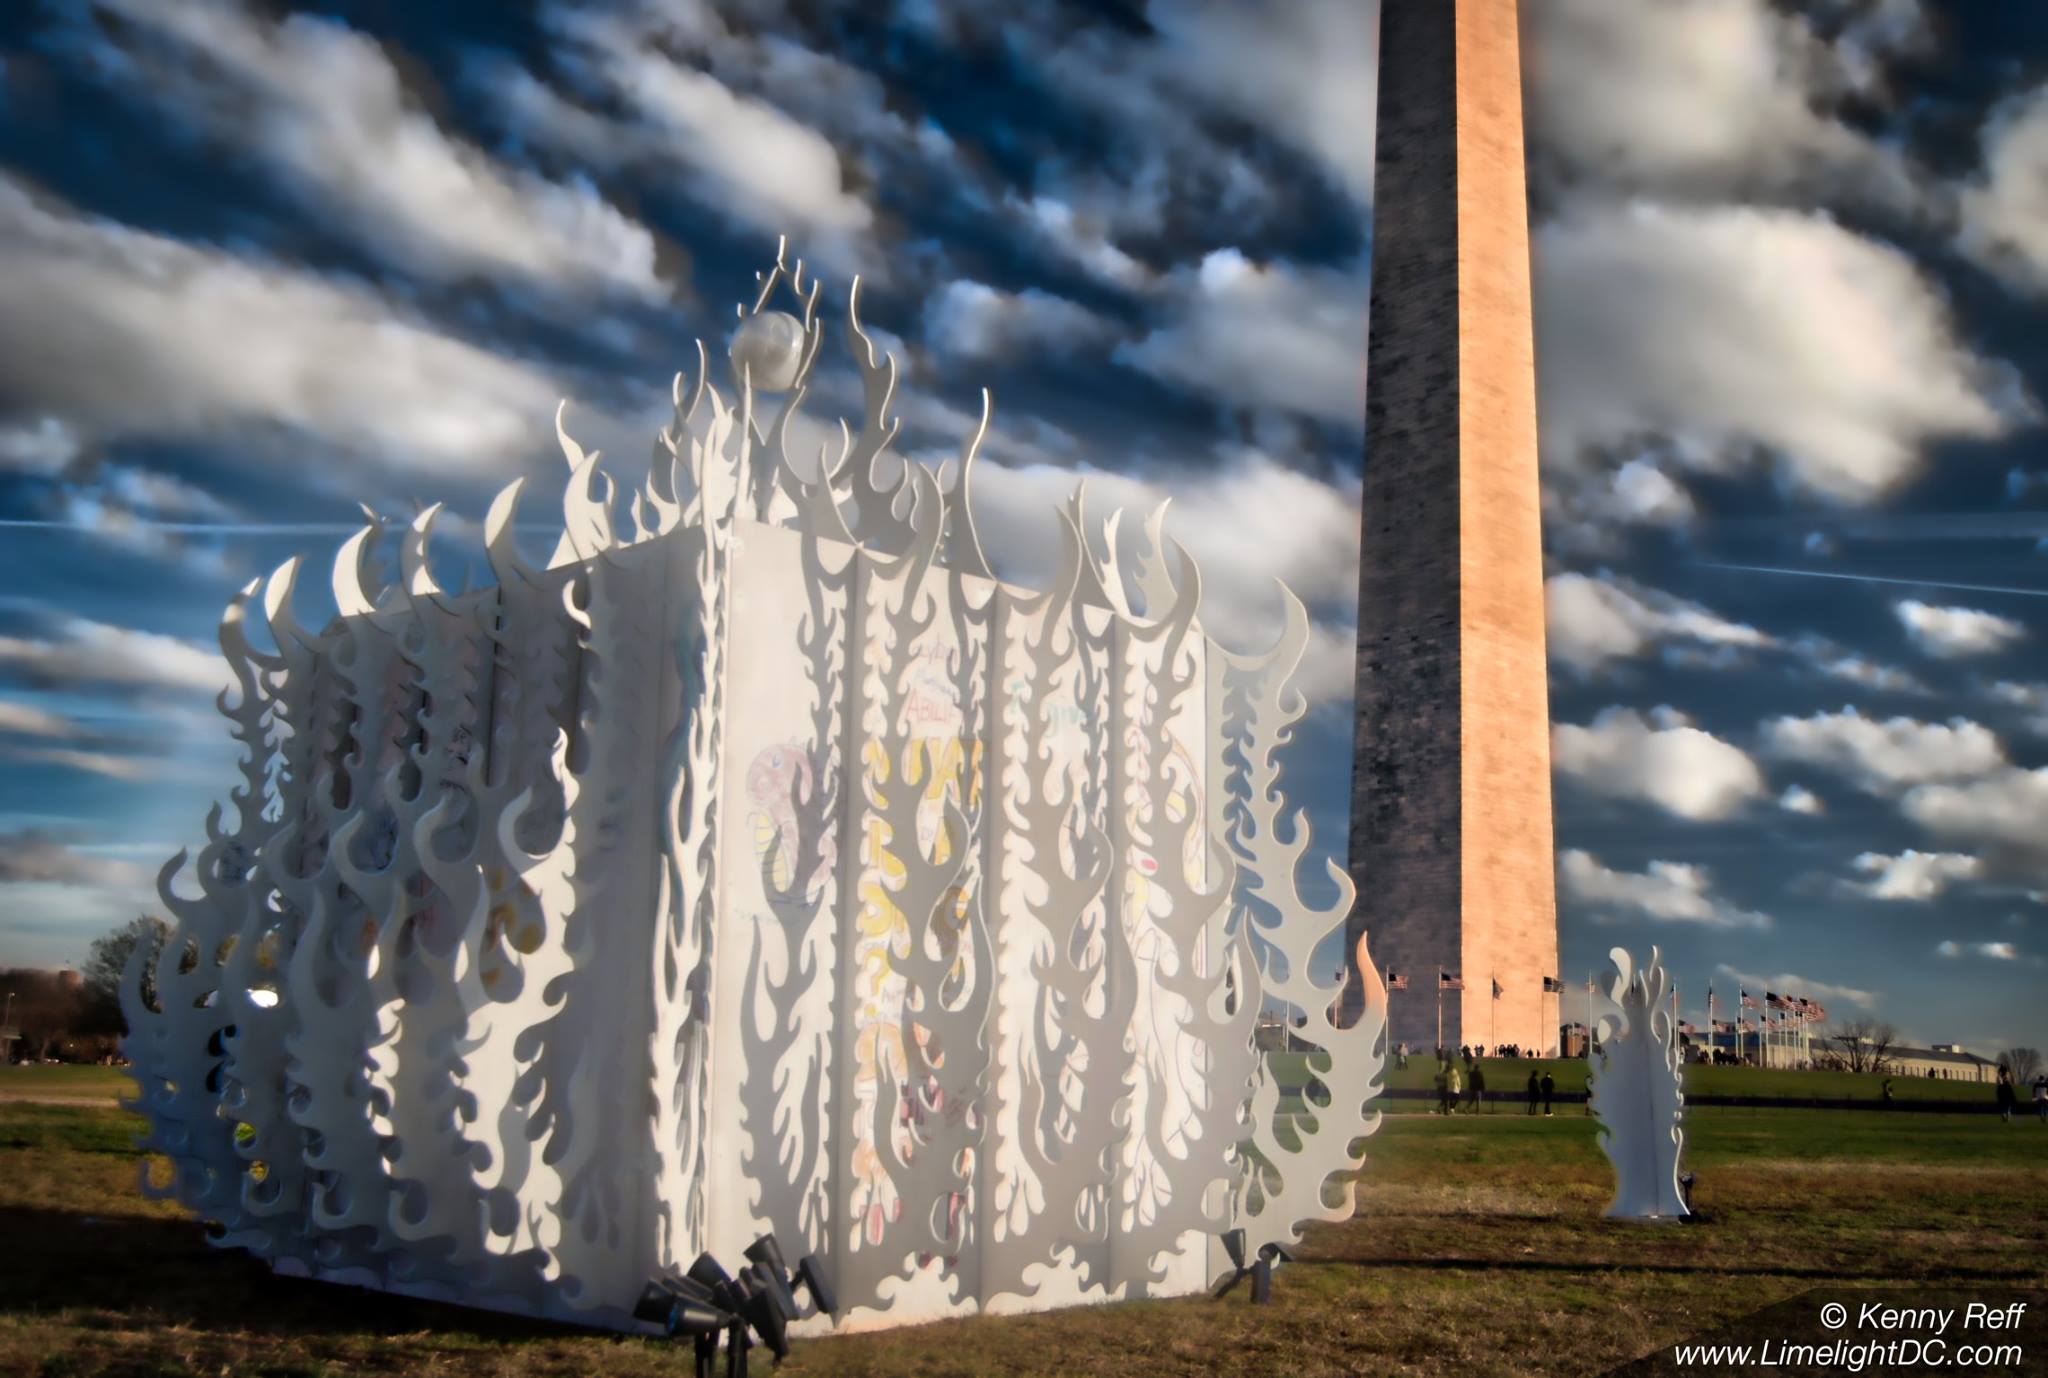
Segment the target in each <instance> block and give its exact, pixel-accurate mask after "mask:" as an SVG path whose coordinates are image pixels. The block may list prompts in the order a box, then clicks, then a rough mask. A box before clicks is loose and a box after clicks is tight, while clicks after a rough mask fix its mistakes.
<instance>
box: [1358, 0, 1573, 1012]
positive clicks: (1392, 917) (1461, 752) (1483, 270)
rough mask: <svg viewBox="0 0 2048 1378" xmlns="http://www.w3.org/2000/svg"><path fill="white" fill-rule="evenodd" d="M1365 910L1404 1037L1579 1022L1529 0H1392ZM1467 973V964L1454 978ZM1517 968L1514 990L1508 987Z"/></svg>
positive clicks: (1367, 649) (1365, 705) (1383, 52)
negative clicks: (1560, 836)
mask: <svg viewBox="0 0 2048 1378" xmlns="http://www.w3.org/2000/svg"><path fill="white" fill-rule="evenodd" d="M1379 62H1380V78H1379V118H1378V143H1377V148H1376V152H1375V155H1374V157H1375V174H1374V176H1375V181H1374V187H1373V243H1372V325H1371V333H1370V337H1369V343H1368V346H1367V362H1366V460H1365V498H1364V507H1363V513H1362V517H1361V532H1360V542H1359V575H1358V662H1357V672H1358V709H1357V723H1356V738H1355V754H1354V763H1353V767H1352V782H1351V875H1352V878H1353V880H1355V881H1356V882H1357V884H1358V894H1359V900H1358V906H1357V908H1356V909H1355V910H1354V911H1353V914H1352V919H1351V922H1352V929H1353V932H1352V936H1353V938H1354V940H1355V938H1356V932H1357V929H1358V928H1360V927H1363V928H1365V929H1366V930H1367V931H1368V934H1369V936H1370V940H1371V951H1372V955H1373V958H1374V960H1375V962H1376V963H1377V964H1378V966H1379V967H1380V970H1381V971H1382V973H1398V974H1400V975H1401V976H1404V977H1406V978H1407V981H1408V986H1407V989H1406V990H1405V991H1402V992H1399V993H1396V994H1394V995H1393V996H1392V997H1391V1004H1392V1022H1391V1025H1390V1027H1389V1031H1388V1038H1389V1040H1390V1043H1391V1044H1400V1043H1405V1044H1407V1045H1408V1046H1409V1047H1410V1048H1429V1047H1434V1046H1437V1037H1438V1030H1437V1012H1438V1000H1439V995H1440V994H1441V1001H1442V1019H1443V1026H1442V1041H1443V1046H1446V1047H1452V1048H1455V1047H1457V1046H1459V1045H1461V1044H1487V1045H1493V1044H1503V1043H1514V1044H1519V1045H1521V1046H1522V1047H1524V1048H1530V1049H1536V1050H1548V1049H1550V1048H1552V1047H1553V1046H1554V1045H1555V1043H1556V1041H1557V1024H1558V1020H1557V1013H1558V1003H1559V1002H1558V997H1557V996H1555V995H1547V994H1546V993H1545V989H1544V983H1545V979H1546V978H1549V977H1554V976H1555V975H1556V974H1557V897H1556V891H1555V873H1554V870H1553V866H1554V862H1553V852H1552V842H1551V821H1550V721H1549V718H1550V712H1549V693H1548V690H1547V686H1546V684H1545V674H1546V666H1545V658H1544V643H1543V536H1542V518H1541V510H1540V506H1539V498H1538V493H1537V483H1536V374H1535V350H1534V346H1533V343H1532V340H1531V335H1530V308H1529V218H1528V199H1527V191H1526V187H1525V183H1524V173H1523V143H1522V81H1521V46H1520V42H1519V39H1518V36H1517V33H1516V3H1515V0H1382V4H1381V7H1380V47H1379ZM1454 982H1462V987H1463V988H1462V990H1459V989H1453V988H1451V986H1452V983H1454ZM1496 986H1497V987H1498V989H1499V992H1500V993H1499V995H1498V997H1497V998H1496V996H1495V994H1494V991H1495V988H1496Z"/></svg>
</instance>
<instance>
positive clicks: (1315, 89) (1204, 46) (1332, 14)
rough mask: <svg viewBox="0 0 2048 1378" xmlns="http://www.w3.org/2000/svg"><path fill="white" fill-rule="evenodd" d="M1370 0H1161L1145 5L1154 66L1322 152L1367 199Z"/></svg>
mask: <svg viewBox="0 0 2048 1378" xmlns="http://www.w3.org/2000/svg"><path fill="white" fill-rule="evenodd" d="M1374 11H1375V6H1373V5H1369V4H1357V5H1285V6H1280V7H1277V8H1270V9H1267V8H1250V9H1247V8H1240V7H1235V6H1229V5H1215V4H1209V3H1206V0H1168V3H1162V4H1154V5H1152V6H1150V7H1148V8H1147V10H1146V11H1145V19H1146V22H1147V23H1148V24H1150V25H1151V26H1152V28H1153V29H1154V30H1155V31H1156V32H1157V33H1158V35H1159V42H1160V47H1159V49H1158V50H1157V54H1156V70H1157V71H1159V72H1160V73H1161V74H1162V75H1163V76H1165V77H1166V78H1167V79H1168V80H1170V81H1171V82H1172V84H1173V85H1174V86H1175V87H1176V88H1178V89H1179V90H1181V91H1184V92H1186V93H1187V94H1188V95H1190V96H1192V97H1194V98H1195V99H1198V100H1207V101H1211V102H1214V103H1215V104H1217V105H1219V106H1221V107H1223V108H1224V109H1226V110H1229V111H1230V112H1232V113H1234V114H1236V115H1239V116H1241V117H1243V118H1244V119H1247V120H1250V121H1251V122H1252V123H1254V124H1256V125H1258V126H1260V127H1261V128H1263V129H1265V130H1266V131H1267V132H1268V133H1270V134H1272V135H1273V136H1274V137H1275V138H1277V139H1279V140H1280V141H1281V142H1282V143H1285V144H1288V145H1290V146H1292V147H1294V148H1296V149H1299V150H1301V151H1302V152H1305V153H1307V154H1308V155H1310V156H1311V157H1312V158H1314V159H1315V160H1316V161H1317V162H1319V163H1320V164H1321V165H1322V167H1323V169H1324V171H1325V172H1326V173H1327V175H1328V176H1329V178H1330V180H1331V181H1332V182H1333V183H1335V184H1336V185H1337V186H1338V187H1339V188H1341V189H1342V190H1343V191H1345V192H1346V193H1347V194H1349V196H1350V197H1351V199H1352V201H1353V202H1354V203H1355V204H1356V205H1358V206H1361V207H1366V206H1370V205H1371V204H1372V172H1373V129H1374V123H1375V120H1376V117H1377V115H1378V93H1379V87H1378V82H1377V80H1376V79H1375V76H1376V74H1377V72H1378V70H1379V25H1378V22H1377V18H1376V15H1375V12H1374Z"/></svg>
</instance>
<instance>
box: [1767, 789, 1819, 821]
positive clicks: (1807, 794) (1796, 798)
mask: <svg viewBox="0 0 2048 1378" xmlns="http://www.w3.org/2000/svg"><path fill="white" fill-rule="evenodd" d="M1778 807H1779V808H1781V809H1783V810H1785V812H1787V813H1803V814H1806V815H1808V816H1809V817H1818V816H1819V815H1821V814H1824V813H1826V812H1827V806H1826V805H1825V804H1823V803H1821V799H1820V796H1819V795H1818V794H1815V793H1814V792H1813V791H1812V790H1810V789H1808V788H1806V787H1805V786H1804V785H1787V786H1786V787H1785V792H1784V793H1783V794H1781V795H1779V796H1778Z"/></svg>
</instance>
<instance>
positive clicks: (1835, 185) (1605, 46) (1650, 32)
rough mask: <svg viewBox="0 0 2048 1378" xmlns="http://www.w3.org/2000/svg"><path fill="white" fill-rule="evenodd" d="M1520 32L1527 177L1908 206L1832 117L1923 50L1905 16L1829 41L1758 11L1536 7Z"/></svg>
mask: <svg viewBox="0 0 2048 1378" xmlns="http://www.w3.org/2000/svg"><path fill="white" fill-rule="evenodd" d="M1523 32H1524V42H1525V43H1526V45H1527V52H1526V55H1525V58H1524V64H1523V65H1524V71H1525V72H1526V73H1527V92H1528V94H1527V99H1528V105H1529V129H1530V134H1531V138H1532V142H1533V144H1534V145H1535V147H1536V149H1537V151H1538V155H1539V157H1538V163H1537V166H1538V168H1539V169H1541V168H1545V167H1551V168H1554V169H1555V171H1556V173H1557V174H1558V175H1560V176H1562V177H1563V178H1564V179H1566V180H1570V181H1584V180H1589V179H1590V180H1593V181H1596V182H1600V183H1605V184H1607V185H1610V186H1617V187H1626V188H1640V189H1652V190H1656V191H1659V192H1662V193H1668V194H1693V195H1706V196H1716V195H1721V196H1725V195H1730V194H1737V195H1744V194H1746V195H1757V194H1769V193H1791V194H1800V195H1805V194H1811V190H1812V188H1813V186H1814V185H1815V184H1816V183H1819V184H1820V185H1821V187H1822V188H1823V189H1826V190H1834V191H1858V192H1862V193H1864V194H1867V195H1871V196H1875V197H1877V198H1879V199H1882V200H1887V201H1892V202H1899V201H1903V200H1906V199H1908V198H1910V197H1911V195H1912V187H1911V178H1910V174H1909V171H1908V169H1907V168H1906V166H1905V165H1904V163H1903V161H1902V159H1901V158H1900V157H1899V155H1898V154H1897V153H1896V152H1894V151H1893V150H1891V149H1889V148H1887V147H1886V146H1885V145H1883V144H1881V143H1879V142H1878V141H1876V140H1875V139H1873V138H1872V137H1871V136H1870V135H1868V134H1866V133H1863V132H1862V131H1861V130H1860V129H1857V128H1854V127H1852V126H1851V125H1850V124H1849V123H1847V122H1846V121H1845V120H1844V119H1843V118H1841V116H1840V114H1839V113H1838V112H1839V109H1840V107H1841V104H1842V99H1843V98H1844V97H1845V96H1848V95H1851V94H1862V93H1869V92H1871V91H1873V90H1874V89H1875V88H1877V87H1878V86H1879V85H1880V84H1881V82H1882V80H1883V77H1884V74H1885V73H1884V69H1885V66H1886V63H1887V61H1888V59H1889V58H1890V57H1891V56H1892V55H1893V54H1894V53H1896V52H1898V51H1900V50H1903V49H1909V48H1911V47H1914V46H1916V45H1917V44H1919V43H1920V42H1922V41H1923V40H1924V37H1925V23H1924V20H1922V19H1921V17H1920V15H1919V12H1918V6H1917V5H1914V4H1911V3H1906V4H1898V3H1888V4H1886V5H1884V6H1881V7H1880V6H1873V7H1869V8H1868V9H1867V10H1866V11H1865V12H1864V13H1863V14H1862V15H1860V16H1859V17H1858V19H1857V20H1856V21H1855V22H1851V23H1849V24H1846V25H1843V26H1841V29H1840V32H1839V33H1838V34H1837V35H1836V36H1835V37H1834V38H1833V39H1832V40H1830V39H1824V38H1822V37H1821V36H1820V35H1819V34H1817V33H1816V32H1815V29H1814V27H1813V25H1812V24H1811V23H1810V22H1809V21H1808V20H1807V19H1806V18H1804V17H1802V16H1800V15H1799V14H1797V13H1794V12H1788V11H1785V10H1782V9H1780V8H1778V7H1777V6H1774V5H1772V4H1770V3H1768V0H1660V2H1659V3H1656V4H1647V5H1633V4H1619V5H1617V4H1613V3H1610V0H1544V3H1542V4H1539V5H1532V6H1529V7H1528V8H1527V9H1526V10H1525V11H1524V18H1523Z"/></svg>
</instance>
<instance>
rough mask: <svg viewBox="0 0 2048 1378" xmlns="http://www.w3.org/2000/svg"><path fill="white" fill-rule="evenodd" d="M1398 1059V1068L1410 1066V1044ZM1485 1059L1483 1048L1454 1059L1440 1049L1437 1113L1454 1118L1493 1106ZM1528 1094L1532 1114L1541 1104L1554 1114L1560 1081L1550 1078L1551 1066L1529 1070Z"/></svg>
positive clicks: (1461, 1052) (1502, 1054) (1460, 1053)
mask: <svg viewBox="0 0 2048 1378" xmlns="http://www.w3.org/2000/svg"><path fill="white" fill-rule="evenodd" d="M1397 1056H1398V1058H1399V1065H1400V1066H1402V1067H1406V1066H1407V1065H1408V1049H1407V1045H1405V1044H1404V1045H1402V1047H1401V1049H1400V1050H1399V1053H1398V1054H1397ZM1486 1056H1487V1053H1486V1050H1485V1049H1483V1048H1473V1047H1464V1048H1460V1049H1458V1052H1457V1056H1456V1057H1452V1056H1451V1054H1450V1052H1449V1051H1448V1050H1447V1049H1443V1048H1439V1049H1437V1054H1436V1101H1437V1107H1436V1113H1437V1114H1439V1115H1454V1114H1456V1113H1458V1112H1459V1111H1460V1110H1463V1111H1465V1112H1467V1113H1473V1112H1477V1111H1479V1110H1482V1109H1487V1110H1490V1108H1491V1107H1490V1105H1489V1102H1488V1101H1487V1099H1486V1089H1487V1088H1486V1068H1485V1067H1484V1066H1483V1065H1481V1061H1480V1060H1481V1059H1482V1058H1484V1057H1486ZM1494 1056H1496V1057H1502V1058H1505V1057H1508V1056H1511V1054H1509V1053H1507V1052H1506V1051H1504V1050H1502V1051H1496V1053H1495V1054H1494ZM1526 1091H1527V1095H1528V1106H1529V1109H1528V1113H1529V1114H1531V1115H1533V1114H1535V1113H1536V1107H1537V1105H1538V1104H1541V1105H1542V1107H1543V1113H1544V1114H1546V1115H1548V1114H1551V1113H1553V1107H1554V1106H1555V1104H1556V1099H1557V1078H1556V1077H1554V1076H1552V1075H1551V1072H1550V1069H1549V1068H1548V1067H1545V1066H1542V1065H1540V1064H1539V1065H1537V1066H1535V1067H1532V1068H1531V1069H1530V1070H1529V1083H1528V1086H1527V1088H1526Z"/></svg>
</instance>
